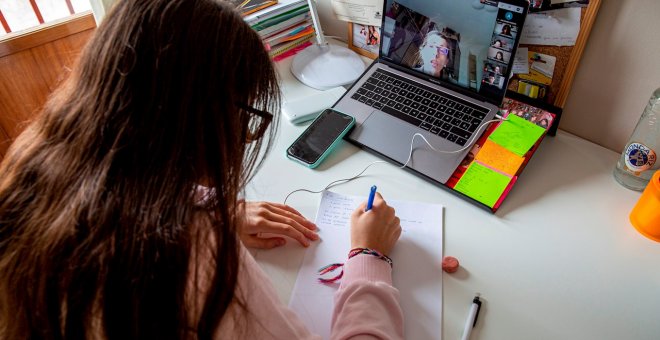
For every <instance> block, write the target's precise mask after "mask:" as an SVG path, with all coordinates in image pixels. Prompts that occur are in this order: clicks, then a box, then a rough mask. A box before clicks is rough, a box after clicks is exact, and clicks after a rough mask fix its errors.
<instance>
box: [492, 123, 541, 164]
mask: <svg viewBox="0 0 660 340" xmlns="http://www.w3.org/2000/svg"><path fill="white" fill-rule="evenodd" d="M544 132H545V129H543V128H542V127H540V126H538V125H536V124H534V123H531V122H528V121H526V120H525V119H523V118H520V117H518V116H516V115H508V116H507V120H506V121H504V122H502V123H500V126H498V127H497V129H495V131H493V133H492V134H491V135H490V137H488V139H490V140H492V141H493V142H495V143H497V144H499V145H500V146H502V147H504V148H505V149H507V150H509V151H511V152H513V153H515V154H516V155H518V156H524V155H525V154H526V153H527V151H529V149H531V148H532V146H534V144H535V143H536V141H538V140H539V138H541V136H542V135H543V133H544Z"/></svg>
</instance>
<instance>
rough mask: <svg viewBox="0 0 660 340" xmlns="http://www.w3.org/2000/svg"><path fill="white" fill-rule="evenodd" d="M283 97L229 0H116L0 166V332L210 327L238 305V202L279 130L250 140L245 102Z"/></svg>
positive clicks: (166, 334) (161, 335)
mask: <svg viewBox="0 0 660 340" xmlns="http://www.w3.org/2000/svg"><path fill="white" fill-rule="evenodd" d="M279 93H280V92H279V88H278V84H277V80H276V76H275V72H274V70H273V66H272V64H271V62H270V59H269V58H268V54H267V52H266V51H265V50H264V48H263V45H262V42H261V40H260V39H259V36H258V34H256V33H255V32H254V31H252V30H251V29H250V27H249V26H248V25H247V24H245V22H244V21H243V19H242V18H241V17H240V15H238V14H237V13H235V12H234V11H233V10H232V8H231V7H228V6H227V5H225V4H223V3H222V2H221V1H218V0H148V1H147V0H121V1H119V2H118V3H117V4H116V5H115V7H114V8H113V10H112V11H111V13H109V14H108V16H107V17H106V18H105V20H104V21H103V23H102V24H101V25H100V27H99V28H98V29H97V32H96V33H95V35H94V37H93V38H92V39H91V40H90V42H89V43H88V45H87V47H86V48H85V51H84V52H83V54H82V56H81V59H80V60H79V63H78V65H77V67H76V69H74V71H73V72H72V74H71V76H70V78H69V79H68V80H67V82H66V83H65V84H64V85H63V86H62V87H61V88H60V89H59V90H58V91H57V92H56V94H55V95H54V96H52V98H51V99H50V100H49V102H48V103H47V105H46V106H45V109H44V110H43V112H42V114H41V115H40V116H39V117H38V118H37V119H36V120H35V121H34V122H33V123H32V124H30V125H29V127H28V128H27V129H26V131H25V132H24V133H23V134H22V135H21V136H19V138H18V139H17V140H16V141H15V143H14V144H13V145H12V146H11V148H10V151H9V152H8V154H7V156H6V157H5V159H4V161H3V163H2V164H1V165H0V336H2V337H3V338H11V339H17V338H35V339H36V338H42V339H81V338H88V337H94V338H96V337H102V338H109V339H125V338H144V339H182V338H200V339H208V338H211V337H212V336H213V334H214V332H215V331H216V330H217V329H218V326H219V323H220V320H221V319H222V317H223V315H224V314H225V311H226V310H227V308H228V306H229V305H230V304H231V303H239V305H240V303H241V302H240V301H237V298H236V297H235V295H234V291H235V288H236V282H237V274H238V263H239V241H238V239H237V235H236V228H237V227H238V223H240V219H241V216H237V214H236V211H237V197H238V196H240V194H241V192H242V190H243V189H244V187H245V183H246V182H247V180H248V179H249V177H250V176H251V174H252V173H253V172H254V170H255V169H256V168H257V167H258V165H259V162H260V160H261V159H262V158H261V157H260V155H261V154H262V153H263V152H264V151H267V149H268V147H269V145H270V140H271V139H270V138H266V141H265V142H263V143H262V141H261V139H257V140H252V141H251V142H249V143H246V141H250V140H251V139H250V137H251V136H250V135H249V134H248V131H249V130H250V128H256V126H252V125H254V124H258V122H257V120H256V119H254V118H255V116H254V114H253V113H250V112H249V111H254V110H247V109H246V108H256V109H258V110H264V111H269V112H278V111H279V105H280V99H279V98H280V97H279ZM276 123H277V122H276V121H275V122H274V123H273V124H271V125H270V126H271V128H270V129H271V130H270V131H267V132H266V134H267V136H270V137H272V136H273V134H274V132H275V131H274V130H273V127H274V126H276V125H277V124H276ZM198 183H204V184H206V185H208V186H210V187H212V188H214V190H213V192H214V193H215V195H213V196H212V197H211V198H210V199H209V200H208V201H207V202H206V204H205V205H204V207H203V208H200V206H199V205H198V204H196V202H195V199H194V197H193V196H194V195H193V193H194V189H195V187H196V184H198ZM200 216H201V217H200ZM193 222H194V223H193ZM204 247H207V248H208V249H209V250H210V251H204V250H203V248H204ZM206 254H210V256H208V257H207V256H206ZM199 263H204V265H199ZM200 268H206V269H208V270H207V272H205V273H199V271H200V270H203V269H200ZM200 277H201V278H202V280H201V281H205V282H203V284H202V283H200V282H198V280H200ZM207 280H208V281H207ZM200 285H201V286H203V287H205V289H202V288H199V287H200ZM198 294H201V297H200V296H198Z"/></svg>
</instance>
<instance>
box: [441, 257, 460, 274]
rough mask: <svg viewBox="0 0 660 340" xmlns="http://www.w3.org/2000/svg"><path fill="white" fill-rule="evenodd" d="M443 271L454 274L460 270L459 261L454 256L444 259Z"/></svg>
mask: <svg viewBox="0 0 660 340" xmlns="http://www.w3.org/2000/svg"><path fill="white" fill-rule="evenodd" d="M442 270H444V271H445V272H447V273H454V272H456V271H457V270H458V260H457V259H456V258H455V257H452V256H445V257H444V258H443V259H442Z"/></svg>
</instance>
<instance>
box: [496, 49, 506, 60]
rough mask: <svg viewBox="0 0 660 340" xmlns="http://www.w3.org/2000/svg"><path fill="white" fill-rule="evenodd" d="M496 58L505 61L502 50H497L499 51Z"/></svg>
mask: <svg viewBox="0 0 660 340" xmlns="http://www.w3.org/2000/svg"><path fill="white" fill-rule="evenodd" d="M495 60H499V61H504V54H503V53H502V52H500V51H497V53H495Z"/></svg>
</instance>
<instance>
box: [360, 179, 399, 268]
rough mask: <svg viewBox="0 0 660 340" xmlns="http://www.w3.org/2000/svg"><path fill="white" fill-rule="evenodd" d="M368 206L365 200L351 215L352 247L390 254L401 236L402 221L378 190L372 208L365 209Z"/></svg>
mask: <svg viewBox="0 0 660 340" xmlns="http://www.w3.org/2000/svg"><path fill="white" fill-rule="evenodd" d="M366 206H367V202H363V203H362V204H360V206H359V207H358V208H357V209H356V210H355V211H354V212H353V214H352V215H351V249H354V248H369V249H372V250H377V251H379V252H381V253H383V254H384V255H389V253H390V251H392V248H393V247H394V244H395V243H396V241H397V240H398V239H399V237H400V236H401V224H400V223H401V221H400V220H399V218H398V217H396V215H395V211H394V208H392V207H390V206H388V205H387V203H385V200H383V196H381V195H380V193H378V192H377V193H376V196H375V197H374V204H373V207H372V208H371V210H369V211H364V209H365V208H366Z"/></svg>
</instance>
